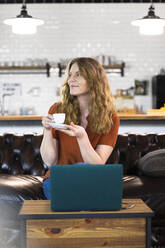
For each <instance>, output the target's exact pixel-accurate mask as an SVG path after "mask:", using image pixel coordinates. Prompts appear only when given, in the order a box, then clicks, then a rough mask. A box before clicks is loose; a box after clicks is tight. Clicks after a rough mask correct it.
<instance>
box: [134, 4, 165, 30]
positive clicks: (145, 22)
mask: <svg viewBox="0 0 165 248" xmlns="http://www.w3.org/2000/svg"><path fill="white" fill-rule="evenodd" d="M131 24H132V25H134V26H138V27H139V32H140V34H143V35H161V34H163V32H164V26H165V19H163V18H160V17H159V16H156V15H155V8H154V6H153V3H152V1H151V5H150V7H149V11H148V15H147V16H144V17H143V18H141V19H137V20H135V21H132V22H131Z"/></svg>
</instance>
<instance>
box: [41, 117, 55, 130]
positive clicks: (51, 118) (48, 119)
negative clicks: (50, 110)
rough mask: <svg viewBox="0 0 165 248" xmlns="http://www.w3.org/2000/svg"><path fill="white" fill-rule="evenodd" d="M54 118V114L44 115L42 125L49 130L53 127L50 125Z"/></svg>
mask: <svg viewBox="0 0 165 248" xmlns="http://www.w3.org/2000/svg"><path fill="white" fill-rule="evenodd" d="M52 120H53V115H50V114H48V115H47V116H43V117H42V125H43V127H44V128H46V129H47V130H50V129H51V127H50V125H49V123H50V122H52Z"/></svg>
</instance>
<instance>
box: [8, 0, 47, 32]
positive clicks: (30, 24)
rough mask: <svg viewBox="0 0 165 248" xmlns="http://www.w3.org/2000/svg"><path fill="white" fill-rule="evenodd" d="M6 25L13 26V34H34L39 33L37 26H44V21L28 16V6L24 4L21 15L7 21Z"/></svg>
mask: <svg viewBox="0 0 165 248" xmlns="http://www.w3.org/2000/svg"><path fill="white" fill-rule="evenodd" d="M4 23H5V24H7V25H11V26H12V32H13V33H15V34H34V33H36V31H37V26H40V25H43V24H44V21H43V20H41V19H38V18H33V17H32V16H30V15H28V13H27V10H26V5H25V4H23V5H22V9H21V13H20V15H18V16H16V17H13V18H10V19H6V20H4Z"/></svg>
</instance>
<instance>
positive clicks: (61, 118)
mask: <svg viewBox="0 0 165 248" xmlns="http://www.w3.org/2000/svg"><path fill="white" fill-rule="evenodd" d="M53 119H54V121H55V123H59V124H62V123H64V121H65V113H57V114H53Z"/></svg>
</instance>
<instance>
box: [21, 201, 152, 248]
mask: <svg viewBox="0 0 165 248" xmlns="http://www.w3.org/2000/svg"><path fill="white" fill-rule="evenodd" d="M129 203H131V204H133V205H134V207H132V208H130V209H122V210H120V211H105V212H103V211H99V212H88V211H87V212H85V211H82V212H52V211H51V210H50V201H48V200H27V201H25V202H24V204H23V207H22V209H21V211H20V214H19V218H20V219H21V231H22V235H21V237H22V239H21V248H23V247H24V248H25V247H27V248H33V247H35V248H45V247H46V248H50V247H51V248H65V247H66V248H92V247H93V248H100V247H112V248H116V247H117V248H119V247H120V248H129V247H130V248H133V247H136V248H142V247H143V248H144V247H147V248H150V238H151V217H152V216H153V212H152V210H151V209H150V208H149V207H148V206H147V205H146V204H145V203H144V202H143V201H142V200H140V199H124V200H123V206H127V204H128V205H129Z"/></svg>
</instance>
